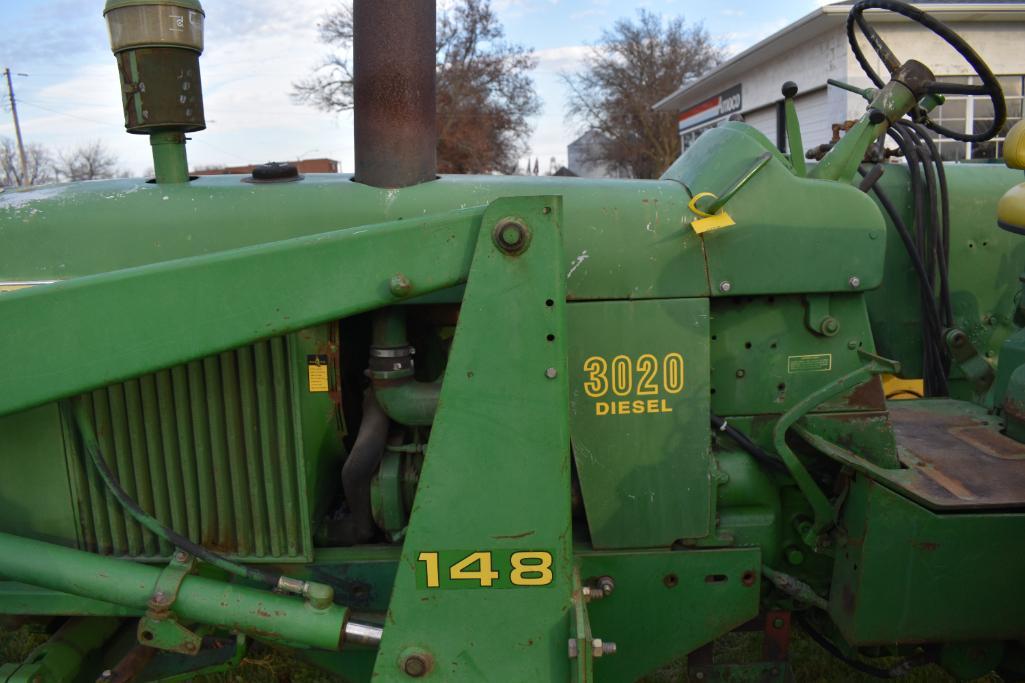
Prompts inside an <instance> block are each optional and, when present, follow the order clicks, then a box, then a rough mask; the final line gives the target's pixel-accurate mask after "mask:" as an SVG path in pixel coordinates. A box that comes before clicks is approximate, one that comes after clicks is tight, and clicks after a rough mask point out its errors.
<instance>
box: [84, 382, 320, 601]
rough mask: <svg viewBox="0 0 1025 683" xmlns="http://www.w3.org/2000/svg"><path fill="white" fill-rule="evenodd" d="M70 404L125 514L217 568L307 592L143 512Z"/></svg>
mask: <svg viewBox="0 0 1025 683" xmlns="http://www.w3.org/2000/svg"><path fill="white" fill-rule="evenodd" d="M72 404H73V412H74V423H75V424H76V426H77V427H78V433H79V435H80V436H81V438H82V445H83V446H84V448H85V451H86V453H87V454H88V455H89V460H90V461H91V462H92V464H93V466H94V467H95V468H96V471H97V472H98V473H99V475H100V478H101V479H102V480H103V483H104V484H105V485H106V487H107V489H109V490H110V492H111V493H112V494H113V495H114V498H115V499H117V502H118V503H120V504H121V506H122V507H123V508H124V509H125V510H126V511H127V512H128V514H129V515H131V516H132V518H133V519H135V521H137V522H138V523H139V524H141V525H142V526H144V527H145V528H146V529H148V530H149V531H150V532H152V533H153V534H154V535H156V536H158V537H159V538H162V539H164V540H165V541H167V542H168V543H171V544H173V545H175V546H177V547H178V548H181V549H182V550H184V551H186V552H188V553H190V554H192V555H195V556H196V557H198V558H199V559H201V560H203V561H204V562H207V563H208V564H211V565H213V566H215V567H218V568H219V569H223V570H224V571H226V572H228V573H229V574H234V575H235V576H240V577H242V578H245V579H248V580H250V581H255V582H257V583H260V584H263V585H264V586H267V587H269V588H272V589H279V588H280V589H284V590H288V591H289V592H292V593H301V594H307V593H308V592H309V589H310V587H311V585H312V584H309V583H307V582H305V581H301V580H299V579H290V578H288V577H285V576H282V574H280V573H279V572H273V571H267V570H264V569H259V568H256V567H249V566H246V565H242V564H238V563H236V562H232V561H231V560H229V559H227V558H226V557H223V556H222V555H219V554H217V553H215V552H213V551H211V550H208V549H207V548H204V547H203V546H201V545H199V544H198V543H193V542H192V541H190V540H189V539H188V538H186V537H184V536H182V535H181V534H179V533H177V532H176V531H174V530H173V529H169V528H167V527H166V526H164V525H163V524H161V523H160V522H159V521H157V520H156V519H155V518H153V517H152V516H151V515H149V514H147V513H146V512H145V511H144V510H143V509H142V507H140V506H139V504H138V503H137V502H135V500H133V499H132V497H131V496H129V495H128V493H127V492H126V491H125V490H124V488H122V487H121V484H120V482H119V481H118V478H117V475H115V474H114V473H113V472H112V471H111V469H110V467H109V466H108V465H107V462H106V460H104V458H103V455H102V453H100V447H99V444H98V443H97V441H96V434H95V432H94V431H93V428H92V424H91V422H90V420H89V415H88V413H87V411H86V407H85V404H84V403H83V402H82V401H81V400H73V401H72ZM325 588H326V587H325ZM328 590H330V589H328Z"/></svg>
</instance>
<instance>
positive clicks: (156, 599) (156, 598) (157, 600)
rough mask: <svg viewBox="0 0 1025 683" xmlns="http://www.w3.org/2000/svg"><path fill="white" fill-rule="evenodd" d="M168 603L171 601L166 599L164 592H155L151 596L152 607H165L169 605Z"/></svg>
mask: <svg viewBox="0 0 1025 683" xmlns="http://www.w3.org/2000/svg"><path fill="white" fill-rule="evenodd" d="M170 602H171V601H170V599H168V597H167V593H165V592H164V591H157V592H156V593H154V594H153V604H154V605H167V604H170Z"/></svg>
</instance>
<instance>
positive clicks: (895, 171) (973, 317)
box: [867, 163, 1025, 391]
mask: <svg viewBox="0 0 1025 683" xmlns="http://www.w3.org/2000/svg"><path fill="white" fill-rule="evenodd" d="M945 172H946V175H947V186H948V188H949V190H950V287H951V305H952V308H953V313H954V324H955V325H956V326H957V327H959V328H961V329H962V330H964V331H965V332H966V333H967V334H968V336H969V337H970V338H971V340H972V343H973V344H974V345H975V348H977V349H978V350H979V352H980V353H983V354H984V355H985V356H986V357H987V358H994V357H995V355H996V353H997V352H998V351H999V349H1000V344H1001V343H1002V342H1003V341H1004V340H1005V339H1006V338H1007V336H1008V335H1009V334H1010V333H1011V332H1012V331H1013V330H1014V329H1015V326H1014V312H1015V308H1016V306H1017V298H1018V292H1019V290H1020V289H1021V283H1020V282H1019V281H1018V275H1019V274H1020V273H1021V267H1022V266H1021V264H1022V263H1023V262H1025V240H1023V239H1022V238H1021V236H1020V235H1014V234H1012V233H1010V232H1007V231H1006V230H1001V229H1000V228H998V227H997V224H996V204H997V200H999V199H1000V197H1001V195H1003V193H1004V192H1006V191H1007V190H1008V189H1009V188H1010V187H1012V186H1013V185H1015V184H1017V183H1018V182H1020V181H1021V174H1020V173H1019V172H1018V171H1013V170H1011V169H1008V168H1006V167H1005V166H1004V165H1003V164H977V163H970V164H949V163H948V164H947V165H946V166H945ZM879 185H880V187H882V188H883V190H884V191H885V192H886V194H887V196H888V197H889V198H890V201H891V202H893V204H894V206H896V207H897V210H898V211H900V213H901V217H902V218H903V220H904V223H905V225H906V226H907V227H908V230H911V231H912V232H913V231H914V223H913V221H912V197H911V188H910V181H909V179H908V173H907V169H906V168H905V167H904V166H903V165H901V164H893V165H889V164H888V165H887V166H886V173H884V174H883V177H882V178H881V179H880V181H879ZM873 197H874V195H873ZM886 231H887V236H886V272H885V275H884V277H883V284H882V286H881V287H879V288H878V289H876V290H875V291H873V292H869V293H868V296H867V299H868V305H869V311H870V313H871V317H872V332H873V334H874V335H875V338H876V343H877V344H878V346H879V353H881V354H882V355H884V356H887V357H889V358H896V359H897V360H899V361H900V362H901V363H902V364H903V372H902V374H903V376H904V377H921V376H922V339H921V337H922V314H921V311H922V308H921V302H920V298H919V296H920V295H919V286H918V278H917V277H915V271H914V268H913V267H912V265H911V260H910V259H909V257H908V253H907V249H905V247H904V244H903V242H901V240H900V237H899V235H898V234H897V231H896V229H895V228H894V227H893V224H892V223H891V222H890V220H889V218H888V217H887V218H886ZM959 375H960V371H958V370H956V369H955V370H954V376H955V377H957V376H959ZM960 385H961V382H956V383H955V389H954V390H955V391H959V390H960ZM965 390H966V391H967V389H965Z"/></svg>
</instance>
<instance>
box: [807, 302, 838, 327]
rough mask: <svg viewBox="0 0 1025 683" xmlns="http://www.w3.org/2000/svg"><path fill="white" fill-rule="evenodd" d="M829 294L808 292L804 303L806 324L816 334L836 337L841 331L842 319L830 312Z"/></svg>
mask: <svg viewBox="0 0 1025 683" xmlns="http://www.w3.org/2000/svg"><path fill="white" fill-rule="evenodd" d="M829 297H830V295H829V294H806V295H805V297H804V303H805V305H806V306H807V315H806V316H805V319H804V324H805V325H807V326H808V329H809V330H811V331H812V332H813V333H814V334H818V335H822V336H824V337H835V336H836V334H837V332H839V331H840V321H838V320H837V319H836V318H834V317H833V316H832V315H831V314H830V313H829Z"/></svg>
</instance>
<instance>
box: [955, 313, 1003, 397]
mask: <svg viewBox="0 0 1025 683" xmlns="http://www.w3.org/2000/svg"><path fill="white" fill-rule="evenodd" d="M943 341H944V342H945V343H946V345H947V349H948V350H949V351H950V356H951V358H953V359H954V362H956V363H957V364H958V367H960V368H961V370H962V371H964V374H965V377H967V378H968V381H969V382H971V383H972V389H973V391H974V392H975V397H976V400H977V401H980V402H981V401H982V400H983V399H984V397H985V396H986V394H987V393H988V392H989V390H990V387H992V386H993V380H995V379H996V373H994V372H993V366H992V365H990V364H989V363H987V362H986V359H985V358H984V357H983V356H982V354H980V353H979V351H978V349H976V348H975V345H974V344H972V340H971V339H969V338H968V335H967V334H965V333H964V332H963V331H962V330H959V329H952V330H947V333H946V335H944V337H943ZM987 407H990V406H987Z"/></svg>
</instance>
